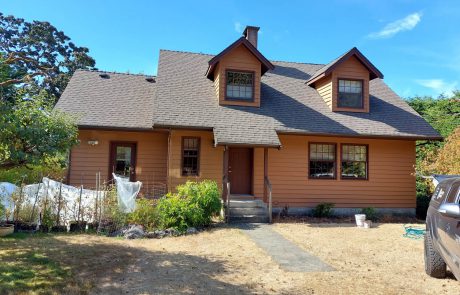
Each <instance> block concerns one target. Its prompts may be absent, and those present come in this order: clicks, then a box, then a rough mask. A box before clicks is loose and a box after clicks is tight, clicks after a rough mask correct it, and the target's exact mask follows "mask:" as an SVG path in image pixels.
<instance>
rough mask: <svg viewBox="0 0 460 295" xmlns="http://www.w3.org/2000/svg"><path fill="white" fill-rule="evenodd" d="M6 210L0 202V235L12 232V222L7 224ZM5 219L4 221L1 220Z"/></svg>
mask: <svg viewBox="0 0 460 295" xmlns="http://www.w3.org/2000/svg"><path fill="white" fill-rule="evenodd" d="M8 214H9V212H8V210H6V209H5V206H3V204H2V203H0V220H1V221H0V237H4V236H7V235H10V234H12V233H13V232H14V224H8ZM3 219H5V220H6V222H4V221H3Z"/></svg>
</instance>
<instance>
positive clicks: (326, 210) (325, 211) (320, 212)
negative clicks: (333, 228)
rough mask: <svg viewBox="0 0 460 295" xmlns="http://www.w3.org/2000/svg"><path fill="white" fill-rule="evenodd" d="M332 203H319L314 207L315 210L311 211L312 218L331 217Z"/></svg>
mask: <svg viewBox="0 0 460 295" xmlns="http://www.w3.org/2000/svg"><path fill="white" fill-rule="evenodd" d="M334 206H335V205H334V204H333V203H321V204H318V205H316V207H315V209H313V216H314V217H331V216H332V208H334Z"/></svg>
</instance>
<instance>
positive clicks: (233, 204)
mask: <svg viewBox="0 0 460 295" xmlns="http://www.w3.org/2000/svg"><path fill="white" fill-rule="evenodd" d="M258 207H260V208H267V205H266V204H265V203H264V202H263V201H262V200H258V199H255V200H232V199H230V208H258Z"/></svg>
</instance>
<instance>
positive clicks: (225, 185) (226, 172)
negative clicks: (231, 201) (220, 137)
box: [222, 146, 230, 201]
mask: <svg viewBox="0 0 460 295" xmlns="http://www.w3.org/2000/svg"><path fill="white" fill-rule="evenodd" d="M223 166H224V168H223V169H224V171H223V175H224V177H223V180H224V181H223V183H222V198H223V199H224V201H227V195H228V194H229V193H230V192H228V191H227V190H228V188H227V183H226V182H229V179H228V146H225V147H224V165H223Z"/></svg>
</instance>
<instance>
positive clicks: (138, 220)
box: [128, 199, 158, 231]
mask: <svg viewBox="0 0 460 295" xmlns="http://www.w3.org/2000/svg"><path fill="white" fill-rule="evenodd" d="M155 205H156V204H155V201H153V200H148V199H138V200H137V201H136V210H134V212H132V213H130V214H129V215H128V222H129V223H134V224H140V225H142V226H143V227H144V228H145V229H147V230H149V231H151V230H153V229H154V228H155V227H156V226H157V224H158V211H157V207H156V206H155Z"/></svg>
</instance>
